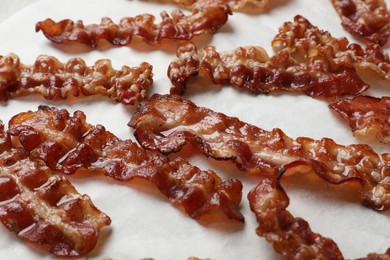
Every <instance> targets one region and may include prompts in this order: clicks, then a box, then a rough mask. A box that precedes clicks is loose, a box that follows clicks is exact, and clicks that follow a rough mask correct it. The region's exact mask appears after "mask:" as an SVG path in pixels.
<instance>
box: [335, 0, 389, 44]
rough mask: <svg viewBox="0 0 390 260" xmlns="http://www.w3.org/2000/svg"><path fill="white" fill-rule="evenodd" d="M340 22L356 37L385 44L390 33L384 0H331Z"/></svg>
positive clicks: (387, 12)
mask: <svg viewBox="0 0 390 260" xmlns="http://www.w3.org/2000/svg"><path fill="white" fill-rule="evenodd" d="M331 2H332V4H333V6H334V8H335V9H336V11H337V13H338V14H339V16H340V18H341V21H342V22H341V24H342V26H343V27H344V29H346V30H347V31H348V32H350V33H351V34H352V35H354V36H357V37H362V38H365V39H366V40H368V41H370V42H373V43H377V44H379V45H381V46H383V45H385V44H386V43H387V41H388V39H389V34H390V13H389V10H388V9H387V6H386V2H385V1H384V0H331Z"/></svg>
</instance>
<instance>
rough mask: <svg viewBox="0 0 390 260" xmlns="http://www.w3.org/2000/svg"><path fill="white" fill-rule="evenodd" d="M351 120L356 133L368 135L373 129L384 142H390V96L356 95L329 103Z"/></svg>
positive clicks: (332, 107) (343, 116) (350, 122)
mask: <svg viewBox="0 0 390 260" xmlns="http://www.w3.org/2000/svg"><path fill="white" fill-rule="evenodd" d="M329 107H330V108H331V109H333V110H334V111H336V112H337V113H338V114H339V115H340V116H341V117H342V118H344V119H346V120H348V121H349V124H350V126H351V128H352V131H353V133H354V135H363V136H364V135H368V134H369V133H370V132H371V131H372V132H374V133H376V137H377V138H378V139H379V140H380V141H382V142H383V143H388V144H390V97H382V98H376V97H369V96H356V97H354V98H349V99H342V100H340V101H337V102H334V103H332V104H330V105H329Z"/></svg>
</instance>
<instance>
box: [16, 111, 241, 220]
mask: <svg viewBox="0 0 390 260" xmlns="http://www.w3.org/2000/svg"><path fill="white" fill-rule="evenodd" d="M9 125H10V126H9V133H10V134H11V135H12V137H13V139H12V140H13V141H14V142H15V143H20V144H21V145H22V146H23V147H24V148H25V149H26V150H28V151H29V152H30V154H31V156H32V157H33V158H40V159H42V160H44V161H45V162H46V163H47V165H48V166H49V167H50V168H51V169H52V170H56V171H59V172H62V173H65V174H73V173H74V172H76V171H77V170H78V169H80V168H84V169H87V170H89V171H91V172H102V173H104V174H105V175H107V176H109V177H111V178H113V179H115V180H118V181H131V180H132V179H134V178H141V179H145V180H148V181H150V182H152V183H154V184H155V185H156V186H157V187H158V189H159V190H160V191H161V193H162V194H163V195H165V196H166V197H167V198H168V199H169V200H170V201H171V202H172V203H174V204H177V205H179V206H181V207H183V208H184V210H185V212H186V213H187V214H189V215H190V216H191V217H192V218H195V219H198V218H200V217H201V216H202V215H204V214H205V213H206V212H209V211H211V210H213V209H220V210H221V211H222V212H223V213H224V214H226V216H227V217H229V218H231V219H235V220H238V221H244V217H243V216H242V215H241V213H240V212H239V210H238V206H239V204H240V201H241V196H242V184H241V182H240V181H238V180H227V181H224V182H222V180H221V179H220V178H219V177H218V176H217V175H216V173H214V172H213V171H202V170H200V169H199V168H197V167H195V166H193V165H191V164H190V163H188V162H187V161H185V160H184V159H181V158H176V159H174V160H169V159H168V157H166V156H162V155H160V154H155V153H153V154H152V153H147V152H146V151H145V150H144V149H142V148H141V147H139V146H138V145H137V144H136V143H134V142H133V141H131V140H121V139H119V138H118V137H116V136H115V135H114V134H112V133H110V132H108V131H107V130H106V129H105V128H104V127H103V126H101V125H97V126H92V125H90V124H88V123H87V122H86V117H85V114H84V113H82V112H81V111H76V112H75V113H74V114H73V116H70V114H69V113H68V112H67V111H66V110H58V109H55V108H49V107H45V106H41V107H40V108H39V110H38V111H36V112H32V111H29V112H25V113H20V114H18V115H16V116H14V117H13V118H12V119H11V121H10V123H9Z"/></svg>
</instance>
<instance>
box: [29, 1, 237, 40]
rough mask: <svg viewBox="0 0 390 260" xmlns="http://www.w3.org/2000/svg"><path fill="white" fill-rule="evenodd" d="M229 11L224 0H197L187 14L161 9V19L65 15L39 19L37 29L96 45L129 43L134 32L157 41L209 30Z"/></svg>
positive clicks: (56, 37) (52, 37) (51, 36)
mask: <svg viewBox="0 0 390 260" xmlns="http://www.w3.org/2000/svg"><path fill="white" fill-rule="evenodd" d="M230 14H231V11H230V8H229V6H228V4H227V3H226V2H225V1H224V0H217V1H214V0H199V1H196V2H195V3H194V4H193V6H192V14H190V15H188V16H186V15H185V14H184V13H183V12H182V11H180V10H175V11H173V12H172V13H171V16H169V15H168V13H167V12H165V11H164V12H161V14H160V15H161V19H162V21H161V23H159V24H156V23H155V17H154V16H153V15H151V14H141V15H137V16H135V17H125V18H122V19H121V20H120V22H119V23H118V24H115V23H114V22H113V21H112V20H111V19H110V18H108V17H104V18H102V20H101V23H100V24H90V25H84V24H83V22H82V21H77V22H73V21H72V20H69V19H66V20H62V21H60V22H54V21H53V20H51V19H46V20H44V21H41V22H38V23H37V25H36V31H37V32H38V31H42V32H43V34H44V35H45V36H46V37H47V38H48V39H49V40H51V41H53V42H55V43H67V42H79V43H83V44H86V45H89V46H91V47H95V46H96V45H97V44H98V41H99V40H101V39H104V40H107V41H108V42H110V43H111V44H113V45H120V46H124V45H128V44H129V43H130V42H131V41H132V39H133V37H134V36H138V37H141V38H142V39H144V40H145V41H146V42H149V43H153V44H158V43H160V42H161V41H162V40H164V39H167V40H168V39H169V40H189V39H192V38H193V37H194V36H196V35H202V34H212V33H215V32H216V31H217V30H218V29H219V28H221V27H222V26H223V25H224V24H225V23H226V22H227V20H228V16H229V15H230Z"/></svg>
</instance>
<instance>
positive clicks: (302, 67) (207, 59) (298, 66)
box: [168, 42, 368, 98]
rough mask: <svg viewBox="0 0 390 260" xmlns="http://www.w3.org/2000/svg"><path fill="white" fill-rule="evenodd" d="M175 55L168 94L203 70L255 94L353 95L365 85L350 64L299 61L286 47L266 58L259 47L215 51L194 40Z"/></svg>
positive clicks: (182, 87) (177, 91) (178, 90)
mask: <svg viewBox="0 0 390 260" xmlns="http://www.w3.org/2000/svg"><path fill="white" fill-rule="evenodd" d="M176 55H177V57H178V59H177V60H175V61H173V62H172V63H171V64H170V65H169V68H168V77H169V78H170V80H171V82H172V85H173V86H172V88H171V90H170V93H171V94H184V92H185V90H186V83H187V79H188V78H189V77H191V76H195V75H198V74H199V73H202V74H205V75H206V76H207V77H209V78H210V79H211V80H212V82H213V83H214V84H230V85H233V86H236V87H239V88H244V89H246V90H249V91H251V92H252V93H255V94H269V93H274V92H281V91H286V92H294V93H304V94H306V95H309V96H311V97H314V98H332V97H339V96H344V95H356V94H358V93H361V92H362V91H364V90H366V89H367V88H368V85H367V84H366V83H364V82H363V81H362V80H361V79H360V78H359V76H358V75H357V74H356V72H355V70H354V69H350V68H347V69H346V68H343V67H337V68H334V69H333V68H330V67H328V66H323V64H322V63H321V61H320V59H317V60H314V61H310V62H304V63H300V62H298V61H297V60H296V59H294V58H293V57H292V56H291V55H290V53H289V52H288V51H280V52H279V53H277V54H275V55H274V56H273V57H271V58H269V57H268V55H267V53H266V51H265V50H264V49H263V48H261V47H254V46H249V47H239V48H237V49H235V50H232V51H228V52H221V53H218V52H217V51H216V49H215V47H213V46H208V47H206V48H204V49H202V50H200V51H198V50H197V48H196V47H195V45H194V44H193V43H190V42H187V43H184V44H181V45H180V46H179V47H178V49H177V53H176Z"/></svg>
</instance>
